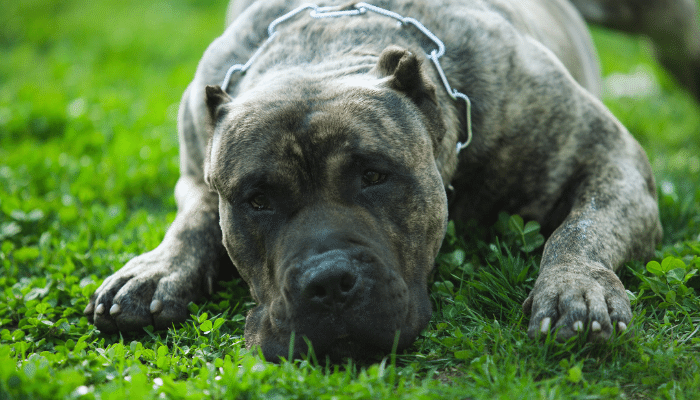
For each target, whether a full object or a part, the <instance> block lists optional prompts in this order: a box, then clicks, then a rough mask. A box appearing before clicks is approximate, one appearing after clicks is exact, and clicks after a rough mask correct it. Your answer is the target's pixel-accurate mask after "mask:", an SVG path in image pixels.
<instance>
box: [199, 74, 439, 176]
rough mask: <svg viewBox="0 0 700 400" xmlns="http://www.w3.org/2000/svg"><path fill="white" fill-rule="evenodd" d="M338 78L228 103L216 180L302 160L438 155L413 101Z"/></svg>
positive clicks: (413, 160) (214, 162) (216, 148)
mask: <svg viewBox="0 0 700 400" xmlns="http://www.w3.org/2000/svg"><path fill="white" fill-rule="evenodd" d="M336 83H337V84H336V85H323V84H315V85H313V84H312V85H310V84H308V83H307V84H298V85H292V84H287V85H285V86H282V87H270V88H267V89H268V90H255V91H253V92H252V93H246V94H244V95H242V96H240V97H238V98H236V99H235V100H233V101H231V102H230V103H228V104H225V105H223V106H222V107H224V110H223V113H224V115H223V116H222V117H221V118H220V119H219V121H218V122H217V126H216V127H215V130H214V134H213V138H212V142H211V153H210V161H209V179H212V180H216V181H217V184H218V185H220V187H219V188H220V189H224V187H226V186H228V187H231V186H233V185H235V184H236V182H235V179H236V178H237V177H242V176H245V175H249V174H255V173H264V171H279V170H285V169H294V168H298V166H299V165H305V166H307V169H310V170H313V169H314V166H316V169H318V168H323V165H324V163H325V162H326V161H327V160H329V159H336V160H337V159H345V160H346V161H347V162H350V161H352V159H353V158H356V157H359V158H363V157H364V158H372V157H375V158H384V159H386V160H384V161H386V162H387V163H390V164H392V165H396V166H401V165H409V164H412V165H416V164H417V163H420V162H431V161H432V155H431V153H430V149H431V144H430V138H429V136H428V134H427V133H426V130H425V127H424V126H423V122H422V120H421V118H420V117H419V116H418V115H417V112H416V111H415V109H414V108H413V107H412V103H411V102H410V101H409V100H407V99H405V98H404V97H403V96H401V95H400V94H398V93H396V92H394V91H391V90H386V89H382V88H380V87H376V86H374V85H372V84H368V83H365V82H362V81H359V82H354V81H353V80H352V79H345V80H341V81H340V82H336ZM387 149H391V151H387Z"/></svg>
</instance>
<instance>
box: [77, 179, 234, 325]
mask: <svg viewBox="0 0 700 400" xmlns="http://www.w3.org/2000/svg"><path fill="white" fill-rule="evenodd" d="M175 197H176V200H177V202H178V213H177V216H176V217H175V221H173V224H172V225H171V227H170V228H169V229H168V231H167V233H166V235H165V238H164V239H163V242H162V243H161V244H160V245H159V246H158V247H156V248H155V249H153V250H152V251H150V252H148V253H145V254H142V255H140V256H138V257H135V258H134V259H132V260H131V261H129V262H128V263H127V264H126V265H125V266H124V267H122V268H121V269H119V270H118V271H116V272H115V273H114V274H113V275H111V276H109V277H108V278H107V279H105V281H104V282H103V283H102V285H101V286H100V287H99V288H98V289H97V290H96V291H95V294H93V295H92V297H91V298H90V303H89V304H88V306H87V308H86V309H85V314H86V315H88V316H89V317H90V318H91V319H92V320H93V321H94V323H95V325H96V326H97V327H98V328H99V329H100V330H102V331H104V332H113V331H116V330H120V331H133V330H137V329H140V328H142V327H144V326H147V325H153V326H155V327H156V328H157V329H164V328H168V327H170V326H172V324H173V323H178V322H182V321H184V320H185V319H186V318H187V316H188V310H187V304H188V303H189V302H190V301H193V300H196V299H197V298H199V297H201V296H202V295H203V294H204V293H207V292H208V293H211V291H212V288H213V283H214V279H215V278H216V276H217V274H218V269H219V265H220V264H221V263H223V262H226V261H228V255H227V254H226V250H225V249H224V247H223V245H222V244H221V228H220V227H219V212H218V196H217V195H216V194H214V193H211V192H210V191H209V189H208V187H207V186H206V185H205V184H204V182H203V181H201V180H200V179H198V178H196V177H193V176H189V175H183V176H181V178H180V179H179V181H178V183H177V186H176V188H175Z"/></svg>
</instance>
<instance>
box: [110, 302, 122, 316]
mask: <svg viewBox="0 0 700 400" xmlns="http://www.w3.org/2000/svg"><path fill="white" fill-rule="evenodd" d="M121 312H122V308H121V307H119V304H112V307H111V308H110V309H109V315H119V314H121Z"/></svg>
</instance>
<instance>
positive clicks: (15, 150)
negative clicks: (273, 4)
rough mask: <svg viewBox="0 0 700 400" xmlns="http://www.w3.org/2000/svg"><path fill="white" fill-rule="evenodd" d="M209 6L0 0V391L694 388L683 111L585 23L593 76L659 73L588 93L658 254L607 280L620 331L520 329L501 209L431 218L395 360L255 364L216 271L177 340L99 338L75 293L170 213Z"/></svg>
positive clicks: (138, 245)
mask: <svg viewBox="0 0 700 400" xmlns="http://www.w3.org/2000/svg"><path fill="white" fill-rule="evenodd" d="M225 7H226V5H225V4H224V3H223V2H222V3H220V4H210V3H209V2H206V1H197V0H173V1H170V2H167V3H166V2H158V3H156V2H144V1H132V0H126V1H122V2H94V1H85V0H76V1H71V2H63V1H58V0H53V1H47V0H41V1H40V0H22V1H10V0H0V9H2V10H3V11H2V13H3V16H2V18H1V20H2V24H0V264H1V265H2V267H1V269H0V287H1V290H2V291H0V399H4V398H27V399H37V398H85V399H90V398H100V399H123V398H130V399H139V398H173V399H180V398H194V399H199V398H203V397H211V398H251V399H253V398H266V399H270V398H280V399H283V398H398V397H403V398H486V399H492V398H508V399H512V398H553V399H557V398H565V397H570V398H634V399H637V398H669V399H681V398H698V397H700V352H699V351H700V333H699V329H698V328H699V327H700V299H699V298H698V296H697V294H696V292H697V291H698V290H700V278H697V277H693V276H692V275H693V272H692V271H693V270H696V269H697V268H698V267H700V261H699V260H700V259H699V258H698V257H699V256H700V158H699V157H700V156H699V155H700V108H699V107H698V104H697V103H695V102H694V101H693V100H692V99H691V98H690V97H689V96H688V95H687V94H686V93H685V92H683V91H682V90H680V89H679V88H678V87H677V86H676V84H675V83H674V82H673V81H672V79H670V78H669V77H668V75H666V74H665V72H664V71H663V70H661V69H660V68H659V67H658V66H657V65H656V64H655V63H654V61H653V59H652V57H651V56H650V51H649V46H648V44H647V42H646V41H645V40H643V39H639V38H631V37H624V36H621V35H618V34H612V33H609V32H605V31H601V30H596V31H595V32H594V33H595V40H596V43H597V44H598V46H599V48H600V51H601V57H602V64H603V69H604V73H605V74H606V75H607V76H609V75H610V74H614V73H625V74H627V73H632V72H635V71H638V68H639V67H638V66H639V65H643V66H644V67H643V68H645V69H643V70H644V71H650V74H651V75H650V76H651V77H652V81H653V82H654V84H655V85H658V86H657V87H658V93H657V94H653V95H648V96H642V97H639V98H629V97H614V96H608V97H606V99H605V101H606V104H607V105H608V106H609V107H610V109H611V110H612V111H613V112H614V113H615V114H616V115H617V116H618V117H619V118H620V119H621V121H622V122H623V123H624V124H625V125H626V126H628V127H629V128H630V130H631V131H632V133H633V134H634V135H635V136H636V137H637V138H638V140H639V141H640V142H641V143H642V144H643V146H644V147H645V149H646V150H647V152H648V153H649V156H650V158H651V161H652V164H653V167H654V171H655V174H656V177H657V184H658V186H659V193H660V205H661V214H662V222H663V225H664V229H665V238H664V241H663V243H662V244H661V245H660V246H659V248H658V251H657V260H656V261H657V262H656V263H650V264H649V265H648V266H645V265H643V264H642V263H641V262H639V261H633V262H630V263H629V264H628V265H627V268H626V269H625V270H624V271H623V272H622V279H623V282H624V283H625V286H626V287H627V289H628V290H629V294H630V297H631V298H632V299H633V300H632V304H633V308H634V313H635V317H634V320H633V324H632V325H631V329H630V331H629V332H628V334H625V335H624V336H622V337H616V338H614V339H613V340H611V341H610V342H609V343H605V344H590V343H585V342H581V341H580V340H577V339H574V340H571V341H569V342H567V343H555V342H553V341H551V340H546V341H544V342H533V341H531V340H529V339H528V338H527V335H526V327H527V317H526V316H524V315H523V313H522V311H521V309H520V303H521V302H522V300H523V299H524V297H525V296H526V294H527V292H528V290H529V289H530V288H531V287H532V284H533V282H534V278H535V277H536V273H537V266H538V263H539V254H540V253H539V251H541V247H539V248H537V246H538V245H539V244H540V242H541V238H540V237H539V236H538V232H537V227H536V226H533V225H529V226H528V225H523V224H522V221H520V220H518V218H515V217H514V218H511V217H509V216H505V215H504V216H503V217H502V219H501V221H499V223H498V224H497V225H496V226H495V227H491V228H489V227H476V226H466V227H464V226H458V227H455V226H454V225H452V226H451V227H450V233H449V235H448V237H447V239H446V241H445V245H444V248H443V252H442V253H441V256H440V258H439V261H440V263H439V265H440V267H439V269H438V271H437V273H436V276H435V281H434V282H433V288H432V297H433V301H434V310H435V312H434V317H433V319H432V321H431V323H430V326H429V328H428V329H427V330H425V331H424V332H423V334H422V335H421V336H420V337H419V338H418V340H417V341H416V343H415V344H414V345H413V347H412V348H410V349H409V350H408V351H407V352H405V353H404V354H398V355H396V357H395V359H394V358H392V357H387V358H386V359H383V360H381V359H380V360H376V361H375V362H372V361H365V362H361V363H359V364H356V363H352V362H348V363H346V364H343V365H336V366H329V365H326V363H325V362H324V360H320V362H319V361H317V360H314V359H313V358H311V359H307V360H302V361H296V362H294V363H282V364H281V365H275V364H270V363H265V362H263V361H261V359H260V356H259V355H258V354H257V352H256V351H253V352H249V351H247V350H245V347H244V342H243V338H242V329H243V325H244V321H243V315H245V313H246V311H247V310H248V309H250V307H251V300H250V297H249V296H248V294H247V290H246V289H245V287H244V286H243V285H241V284H240V283H238V282H235V281H234V282H230V283H227V284H226V285H225V286H226V287H225V288H224V290H221V291H219V292H217V293H216V294H215V295H214V296H213V297H212V298H211V299H210V300H209V301H207V302H204V303H200V304H197V305H192V306H191V309H190V310H191V312H192V319H191V320H189V321H188V322H187V323H186V325H185V326H183V327H182V328H180V329H178V330H170V331H167V332H155V333H154V332H152V331H150V330H146V331H144V332H141V333H137V334H132V335H120V334H114V335H102V334H99V333H98V332H97V331H96V330H95V328H94V327H93V326H91V325H90V324H89V323H88V322H87V320H86V318H84V317H83V316H82V310H83V309H84V308H85V306H86V305H87V296H88V295H90V294H91V293H92V292H93V291H94V289H95V288H96V287H97V286H98V285H99V284H100V283H101V281H102V280H103V279H104V278H105V277H107V276H108V275H109V274H110V273H112V272H113V271H114V270H115V269H117V268H120V267H121V266H122V265H123V264H124V263H125V262H126V261H128V260H129V259H130V258H131V257H133V256H135V255H137V254H140V253H142V252H145V251H148V250H150V249H152V248H153V247H155V246H156V245H157V244H158V243H159V242H160V240H161V238H162V237H163V234H164V232H165V230H166V228H167V226H168V224H169V223H170V222H171V221H172V219H173V217H174V212H175V203H174V200H173V195H172V190H173V187H174V184H175V181H176V179H177V176H178V150H177V139H176V134H175V132H176V122H175V119H176V118H175V116H176V112H177V104H178V102H179V99H180V96H181V94H182V92H183V90H184V88H185V86H186V85H187V83H188V82H189V80H190V79H191V77H192V75H193V74H194V70H195V67H196V64H197V62H198V60H199V57H200V56H201V54H202V52H203V51H204V49H205V48H206V46H207V45H208V44H209V43H210V41H211V40H212V39H213V38H214V37H216V36H217V35H218V34H219V33H220V31H221V29H222V28H223V14H224V12H225ZM533 248H534V250H533Z"/></svg>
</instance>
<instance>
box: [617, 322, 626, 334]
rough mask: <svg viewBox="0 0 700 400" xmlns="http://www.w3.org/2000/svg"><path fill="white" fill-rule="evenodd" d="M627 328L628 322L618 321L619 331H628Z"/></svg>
mask: <svg viewBox="0 0 700 400" xmlns="http://www.w3.org/2000/svg"><path fill="white" fill-rule="evenodd" d="M626 330H627V324H626V323H624V322H622V321H619V322H618V323H617V331H618V332H624V331H626Z"/></svg>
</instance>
